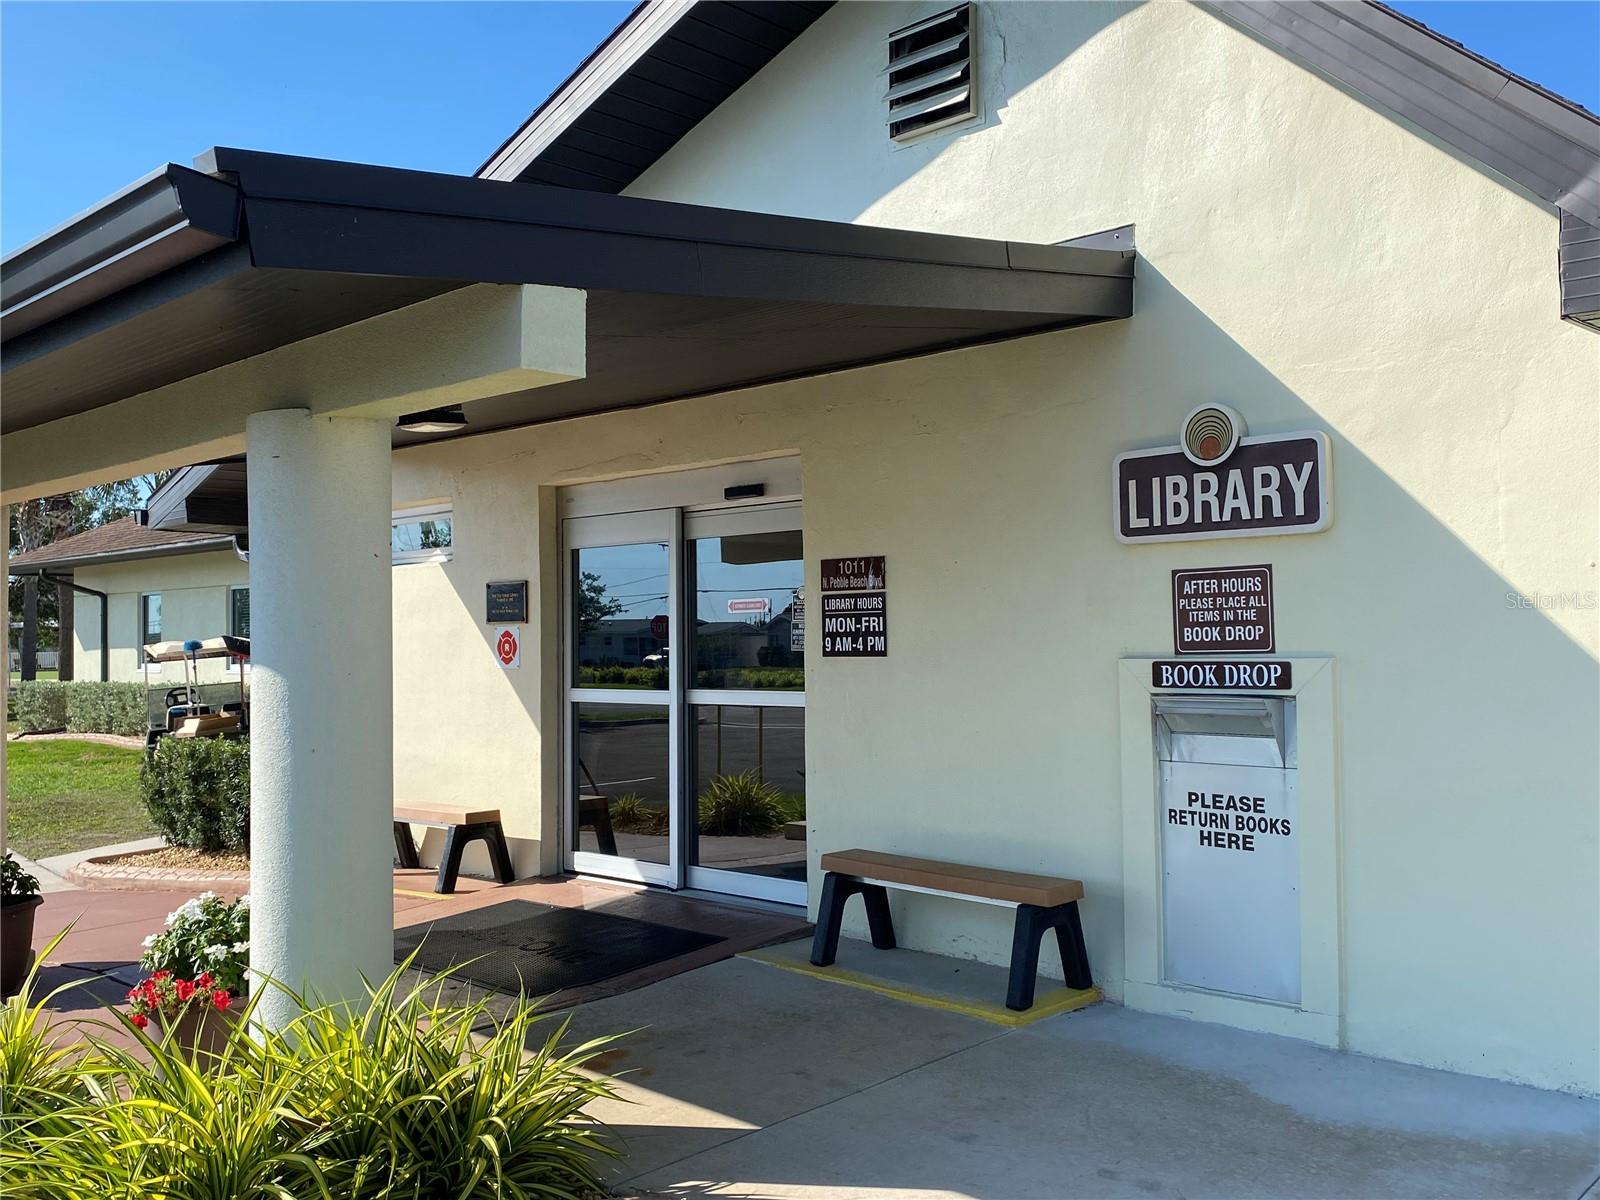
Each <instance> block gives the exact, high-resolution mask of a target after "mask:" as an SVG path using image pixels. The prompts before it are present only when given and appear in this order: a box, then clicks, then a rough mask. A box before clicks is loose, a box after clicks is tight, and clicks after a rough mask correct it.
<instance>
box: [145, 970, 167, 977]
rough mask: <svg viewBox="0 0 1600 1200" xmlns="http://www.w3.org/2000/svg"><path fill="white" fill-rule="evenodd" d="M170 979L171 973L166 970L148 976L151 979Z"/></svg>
mask: <svg viewBox="0 0 1600 1200" xmlns="http://www.w3.org/2000/svg"><path fill="white" fill-rule="evenodd" d="M171 977H172V972H171V971H167V970H161V971H157V972H156V973H155V974H154V975H152V976H150V978H151V979H170V978H171Z"/></svg>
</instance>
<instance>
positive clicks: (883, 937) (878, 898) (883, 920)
mask: <svg viewBox="0 0 1600 1200" xmlns="http://www.w3.org/2000/svg"><path fill="white" fill-rule="evenodd" d="M859 886H860V889H861V902H862V903H863V904H865V905H866V906H867V928H868V929H870V930H871V931H872V944H873V945H874V946H876V947H877V948H878V949H879V950H893V949H894V914H893V913H891V912H890V911H889V890H888V889H887V888H884V887H880V886H878V885H877V884H872V883H863V884H860V885H859Z"/></svg>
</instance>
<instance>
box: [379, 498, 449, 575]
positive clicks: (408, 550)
mask: <svg viewBox="0 0 1600 1200" xmlns="http://www.w3.org/2000/svg"><path fill="white" fill-rule="evenodd" d="M451 536H452V530H451V520H450V506H449V505H448V504H430V505H425V506H423V507H421V508H402V509H397V510H396V511H395V513H394V515H393V517H392V518H391V519H390V522H389V553H390V557H391V559H392V560H393V561H394V563H395V564H396V565H399V564H401V563H418V562H448V561H449V559H450V551H451Z"/></svg>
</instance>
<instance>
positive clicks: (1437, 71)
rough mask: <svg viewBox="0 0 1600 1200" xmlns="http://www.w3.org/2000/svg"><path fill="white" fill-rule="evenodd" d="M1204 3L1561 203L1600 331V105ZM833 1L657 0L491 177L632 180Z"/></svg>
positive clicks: (491, 166) (592, 182)
mask: <svg viewBox="0 0 1600 1200" xmlns="http://www.w3.org/2000/svg"><path fill="white" fill-rule="evenodd" d="M1201 6H1202V7H1203V8H1205V9H1206V10H1207V11H1209V12H1211V13H1213V14H1214V15H1216V16H1217V17H1219V18H1220V19H1222V20H1225V21H1227V22H1228V23H1230V24H1232V25H1234V26H1236V27H1238V28H1240V29H1243V30H1244V31H1246V32H1247V33H1249V34H1250V35H1251V36H1253V37H1255V38H1257V39H1258V40H1260V41H1262V42H1263V43H1265V44H1267V45H1269V46H1271V47H1272V48H1274V49H1276V50H1278V51H1280V52H1281V53H1283V54H1284V55H1286V56H1287V57H1288V58H1290V59H1291V60H1292V61H1294V62H1296V63H1298V64H1299V65H1301V66H1303V67H1306V68H1307V69H1309V70H1312V71H1314V72H1316V73H1318V74H1321V75H1323V76H1326V77H1328V78H1330V79H1332V80H1334V81H1335V82H1337V83H1339V84H1341V85H1343V86H1344V87H1346V88H1348V89H1349V90H1351V91H1352V92H1355V93H1357V94H1358V95H1360V96H1361V97H1363V98H1364V99H1366V100H1367V101H1369V102H1370V103H1372V104H1373V106H1374V107H1375V108H1377V109H1379V110H1380V111H1383V112H1385V113H1387V114H1389V115H1390V116H1393V117H1396V118H1398V119H1400V120H1402V121H1405V122H1408V123H1410V124H1411V125H1413V126H1415V127H1417V128H1419V129H1421V130H1422V131H1423V132H1425V133H1427V134H1429V135H1430V136H1432V137H1434V138H1437V139H1438V140H1439V141H1440V142H1442V143H1444V144H1445V145H1447V146H1449V147H1451V148H1452V149H1454V150H1455V151H1456V152H1457V153H1458V154H1459V155H1461V156H1462V157H1464V158H1466V159H1469V160H1471V161H1473V162H1476V163H1478V164H1480V165H1482V166H1483V167H1485V168H1487V169H1488V170H1489V171H1491V172H1493V173H1494V174H1496V175H1498V176H1500V177H1501V178H1503V179H1507V180H1510V181H1511V182H1512V183H1514V184H1515V185H1517V186H1518V187H1520V188H1523V189H1525V190H1526V191H1527V192H1530V193H1532V194H1533V195H1534V196H1536V197H1538V198H1540V199H1542V200H1544V201H1546V202H1547V203H1549V204H1550V205H1552V206H1553V207H1554V208H1555V209H1557V210H1558V211H1559V213H1560V214H1561V229H1562V233H1561V239H1560V247H1559V255H1560V264H1561V265H1560V271H1559V279H1560V290H1561V315H1562V316H1564V317H1568V318H1569V319H1572V320H1575V321H1578V322H1580V323H1582V324H1585V325H1589V326H1590V327H1592V328H1600V316H1597V315H1596V314H1595V312H1594V311H1593V310H1594V303H1595V296H1594V292H1595V289H1596V286H1597V282H1596V281H1597V279H1600V259H1597V258H1596V253H1595V252H1596V247H1597V245H1600V118H1597V117H1596V115H1595V114H1594V113H1591V112H1589V111H1588V110H1587V109H1585V108H1584V107H1582V106H1581V105H1579V104H1576V103H1574V102H1572V101H1570V100H1567V99H1565V98H1564V97H1562V96H1559V95H1557V94H1556V93H1554V92H1551V91H1549V90H1548V89H1546V88H1543V87H1540V86H1539V85H1538V84H1536V83H1534V82H1533V81H1531V80H1529V79H1525V78H1523V77H1522V76H1519V75H1517V74H1515V73H1514V72H1512V71H1508V70H1506V69H1505V68H1504V67H1501V66H1500V65H1498V64H1497V63H1494V62H1491V61H1490V60H1489V59H1487V58H1484V57H1482V56H1481V55H1478V54H1474V53H1473V52H1472V51H1471V50H1468V49H1467V48H1466V47H1465V46H1463V45H1461V44H1460V43H1459V42H1455V41H1452V40H1450V39H1449V38H1446V37H1443V36H1441V35H1440V34H1438V33H1436V32H1435V31H1433V30H1431V29H1429V28H1428V27H1427V26H1426V25H1423V24H1421V23H1420V22H1418V21H1414V20H1412V19H1411V18H1409V17H1406V16H1404V15H1402V14H1400V13H1398V12H1396V11H1394V10H1393V9H1391V8H1388V7H1387V6H1385V5H1383V4H1380V3H1377V2H1376V0H1201ZM830 7H831V3H810V4H776V3H759V4H758V3H730V2H728V0H701V2H700V3H696V2H695V0H646V2H645V3H643V4H641V5H640V6H639V7H638V8H637V9H635V10H634V11H633V13H631V14H630V15H629V17H628V18H627V20H625V21H624V22H623V23H622V24H621V25H620V26H619V27H618V28H617V30H616V31H615V32H614V33H613V34H612V35H611V36H610V37H609V38H607V39H606V41H605V42H603V43H602V44H601V45H600V46H599V47H598V48H597V49H596V50H595V52H594V53H593V54H592V55H590V57H589V58H588V59H587V60H585V62H584V63H583V65H582V66H580V67H579V69H578V70H577V71H576V72H574V73H573V75H572V76H571V77H570V78H569V79H568V80H567V81H566V82H565V83H563V84H562V85H561V87H559V88H557V89H556V91H555V92H554V93H552V94H551V96H550V97H549V99H547V100H546V101H545V102H544V103H543V104H542V105H540V107H539V109H538V110H537V111H536V112H535V113H534V114H533V115H532V116H531V117H530V118H529V119H528V120H527V121H526V122H525V123H524V124H523V126H522V127H521V128H520V129H518V131H517V132H516V133H515V134H513V135H512V137H511V138H509V139H508V140H507V141H506V142H505V144H504V145H502V146H501V148H500V149H499V151H497V152H496V154H495V155H494V156H492V157H491V158H490V159H489V161H488V162H487V163H485V164H484V166H483V167H482V168H480V170H479V172H478V173H479V175H480V176H482V177H485V178H491V179H501V180H517V181H522V182H537V183H548V184H556V185H559V186H563V187H574V188H583V189H587V190H591V191H609V192H616V191H621V190H622V189H624V188H626V187H627V186H628V185H629V184H631V183H632V182H633V181H634V180H636V179H637V178H638V177H639V176H640V175H642V174H643V173H644V171H645V170H647V169H648V168H649V167H650V166H652V165H653V164H654V163H655V162H657V161H658V160H659V159H661V158H662V157H663V156H664V155H665V154H666V153H667V152H668V151H669V150H671V149H672V147H673V146H675V145H676V144H677V143H678V141H679V140H680V139H681V138H683V137H684V135H686V134H687V133H688V132H689V131H690V130H691V129H692V128H694V126H695V125H697V124H698V123H699V122H700V121H701V120H702V119H703V118H704V117H706V116H707V115H708V114H709V113H710V112H711V111H712V110H714V109H715V108H716V107H717V106H718V105H720V104H721V103H722V102H723V101H724V100H726V99H727V98H728V97H729V96H731V95H732V94H733V93H734V92H735V91H736V90H737V89H738V88H739V87H740V86H741V85H742V84H743V83H744V82H746V81H748V80H749V79H750V78H752V77H753V76H754V75H755V74H756V72H758V71H759V70H760V69H761V68H762V67H764V66H765V65H766V64H767V63H769V62H770V61H771V60H772V59H773V58H775V57H776V56H777V54H778V53H779V52H780V51H781V50H782V49H783V48H784V47H785V46H787V45H788V44H789V43H791V42H792V41H793V40H794V39H796V38H798V37H799V36H800V35H801V34H803V33H804V32H805V31H806V30H807V29H809V28H810V27H811V25H812V24H813V23H814V22H815V21H816V20H817V18H818V17H820V16H821V15H822V14H823V12H825V11H826V10H827V9H828V8H830ZM752 21H756V22H761V24H759V25H758V26H756V29H759V31H760V34H761V36H759V37H757V36H755V35H754V33H753V31H752V28H751V26H750V23H751V22H752Z"/></svg>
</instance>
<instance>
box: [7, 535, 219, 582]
mask: <svg viewBox="0 0 1600 1200" xmlns="http://www.w3.org/2000/svg"><path fill="white" fill-rule="evenodd" d="M233 544H234V536H233V535H232V534H222V535H217V536H212V537H207V538H197V539H196V540H194V541H192V542H168V543H166V544H165V545H161V546H136V547H130V548H128V549H124V550H102V551H100V552H99V553H98V554H79V555H73V556H70V557H66V558H52V559H49V560H47V561H45V562H35V563H28V564H26V565H25V566H23V567H22V568H21V569H17V568H13V567H12V566H11V565H10V564H9V563H7V564H6V573H7V574H8V575H15V576H17V577H18V578H21V577H22V576H24V575H44V574H45V573H47V572H49V571H65V570H73V571H75V570H78V569H79V568H81V567H98V566H104V565H107V564H110V563H119V562H131V561H133V560H134V559H140V558H162V557H165V556H167V555H173V554H200V553H202V552H204V551H207V550H226V549H228V548H229V547H231V546H232V545H233Z"/></svg>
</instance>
